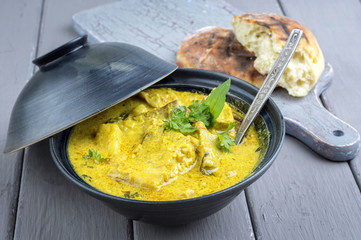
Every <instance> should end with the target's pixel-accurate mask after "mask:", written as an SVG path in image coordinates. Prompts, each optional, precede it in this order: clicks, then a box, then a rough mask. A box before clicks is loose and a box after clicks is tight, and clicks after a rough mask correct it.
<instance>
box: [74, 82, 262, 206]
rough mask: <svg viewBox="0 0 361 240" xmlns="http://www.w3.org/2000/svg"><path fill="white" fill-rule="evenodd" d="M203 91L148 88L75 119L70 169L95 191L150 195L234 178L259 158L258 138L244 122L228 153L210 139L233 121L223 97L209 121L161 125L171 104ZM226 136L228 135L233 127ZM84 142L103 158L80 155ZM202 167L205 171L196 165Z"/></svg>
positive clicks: (207, 188)
mask: <svg viewBox="0 0 361 240" xmlns="http://www.w3.org/2000/svg"><path fill="white" fill-rule="evenodd" d="M204 97H205V96H204V95H202V94H200V93H191V92H180V91H175V90H171V89H148V90H145V91H143V92H141V93H140V94H138V95H137V96H134V97H131V98H129V99H127V100H125V101H123V102H121V103H119V104H117V105H116V106H114V107H111V108H109V109H107V110H105V111H104V112H102V113H100V114H98V115H96V116H94V117H92V118H90V119H88V120H85V121H84V122H81V123H79V124H78V125H76V126H75V127H74V128H73V131H72V133H71V135H70V138H69V143H68V154H69V158H70V161H71V163H72V165H73V168H74V170H75V171H76V173H77V174H78V175H79V176H81V177H82V178H83V179H84V181H86V182H87V183H88V184H90V185H91V186H93V187H95V188H96V189H98V190H100V191H102V192H105V193H108V194H111V195H115V196H119V197H125V198H132V199H139V200H150V201H167V200H178V199H185V198H193V197H198V196H202V195H206V194H210V193H213V192H217V191H220V190H222V189H225V188H227V187H230V186H232V185H234V184H236V183H238V182H240V181H241V180H243V179H244V178H245V177H247V176H248V175H249V174H250V173H251V172H252V171H253V170H254V169H255V168H256V166H257V165H258V163H259V161H260V152H259V149H260V146H259V145H260V144H259V140H258V137H257V133H256V131H255V128H254V126H251V128H250V130H249V131H248V134H247V135H246V137H245V139H244V141H243V143H242V144H241V145H233V146H231V148H230V150H231V153H227V152H225V151H223V150H221V149H219V148H218V147H217V144H216V141H217V133H219V132H223V131H224V130H226V129H227V127H228V124H229V123H230V122H235V121H236V120H234V117H233V116H234V113H235V111H236V110H235V109H233V108H231V107H230V106H229V105H228V104H225V105H224V108H223V110H222V113H221V114H220V116H219V117H218V119H217V121H216V123H215V124H214V126H213V127H212V128H211V129H207V128H206V127H205V126H204V124H203V123H202V122H197V123H196V124H195V125H196V127H197V130H196V131H195V132H193V133H190V134H183V133H181V132H178V131H174V130H165V129H164V124H165V123H164V119H165V118H168V115H169V114H170V111H171V110H172V109H174V108H175V107H177V106H189V105H191V104H192V103H193V100H200V99H203V98H204ZM175 100H176V101H175ZM237 114H238V115H242V114H241V113H239V112H238V113H237ZM229 136H230V137H232V138H234V136H235V129H234V128H233V129H231V130H230V131H229ZM89 149H91V150H93V151H97V153H98V154H100V155H101V157H102V158H103V159H105V158H106V160H105V161H102V162H98V161H95V160H94V159H91V158H88V159H87V158H86V157H84V156H87V155H88V152H89ZM209 153H211V154H209ZM201 167H202V168H203V170H204V169H207V171H209V173H211V174H209V175H206V174H204V172H203V173H201V171H200V169H201Z"/></svg>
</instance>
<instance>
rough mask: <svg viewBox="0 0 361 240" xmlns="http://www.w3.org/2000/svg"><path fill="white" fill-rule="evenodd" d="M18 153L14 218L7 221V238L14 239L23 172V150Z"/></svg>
mask: <svg viewBox="0 0 361 240" xmlns="http://www.w3.org/2000/svg"><path fill="white" fill-rule="evenodd" d="M19 155H20V157H19V158H20V160H19V161H20V163H19V164H20V167H19V170H18V171H19V186H18V190H17V192H16V194H15V197H14V207H13V209H14V215H13V216H14V219H13V221H12V222H11V223H9V229H10V230H9V233H8V234H9V235H8V236H9V239H10V238H11V239H14V236H15V226H16V220H17V215H18V206H19V196H20V187H21V179H22V172H23V167H24V155H25V154H24V150H21V153H19Z"/></svg>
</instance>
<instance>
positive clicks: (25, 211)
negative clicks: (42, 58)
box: [14, 0, 128, 239]
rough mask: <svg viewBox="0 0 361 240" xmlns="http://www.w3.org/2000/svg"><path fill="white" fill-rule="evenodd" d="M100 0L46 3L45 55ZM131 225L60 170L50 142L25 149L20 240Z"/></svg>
mask: <svg viewBox="0 0 361 240" xmlns="http://www.w3.org/2000/svg"><path fill="white" fill-rule="evenodd" d="M102 3H104V2H102ZM97 4H101V2H99V1H86V2H84V1H71V0H69V1H55V0H54V1H46V2H45V5H44V7H45V9H44V17H43V22H42V31H41V38H40V46H39V52H40V54H44V53H46V52H47V51H49V50H51V49H53V48H55V47H57V46H59V45H60V44H62V43H65V42H66V41H68V40H71V39H73V38H75V37H76V36H77V34H76V33H75V32H74V31H73V30H72V27H71V16H72V15H73V14H74V13H75V12H77V11H80V10H83V9H86V8H90V7H94V6H95V5H97ZM23 41H24V40H23ZM30 60H31V59H28V60H27V61H28V62H30ZM127 224H128V221H127V220H126V219H125V218H124V217H122V216H120V215H119V214H117V213H115V212H113V211H112V210H110V209H109V208H108V207H106V206H105V205H103V204H102V203H100V202H99V201H98V200H96V199H93V198H91V197H90V196H88V195H87V194H85V193H83V192H81V191H80V190H79V189H77V188H75V187H74V186H73V185H72V184H70V182H68V181H67V180H66V179H65V178H64V177H63V176H62V175H61V174H60V172H59V171H58V170H57V169H56V167H55V165H54V164H53V162H52V159H51V156H50V153H49V145H48V141H47V140H45V141H42V142H40V143H38V144H35V145H33V146H31V147H30V148H28V149H26V154H25V157H24V167H23V175H22V179H21V190H20V195H19V208H18V214H17V222H16V229H15V236H14V238H15V239H126V238H127V237H128V233H127Z"/></svg>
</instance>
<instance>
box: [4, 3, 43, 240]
mask: <svg viewBox="0 0 361 240" xmlns="http://www.w3.org/2000/svg"><path fill="white" fill-rule="evenodd" d="M41 5H42V1H41V0H31V1H25V0H23V1H21V0H20V1H11V0H5V1H2V2H1V8H0V32H1V37H0V66H1V69H2V70H1V71H0V91H1V93H0V109H1V116H2V117H1V118H0V126H1V128H0V150H1V154H0V203H1V204H0V213H1V214H0V239H12V238H13V232H14V227H15V221H16V211H17V200H18V192H19V186H20V184H19V182H20V175H21V167H22V162H23V158H22V157H23V152H22V151H19V152H17V153H13V154H8V155H5V154H3V153H2V152H3V150H4V147H5V141H6V135H7V128H8V125H9V118H10V113H11V109H12V107H13V105H14V103H15V100H16V97H17V96H18V94H19V92H20V90H21V89H22V87H23V86H24V84H25V82H26V81H27V79H29V77H30V76H31V75H32V72H33V67H32V64H31V62H30V60H31V59H33V58H34V56H35V50H36V44H37V39H38V28H39V24H40V12H41ZM24 39H26V41H24Z"/></svg>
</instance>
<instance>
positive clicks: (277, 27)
mask: <svg viewBox="0 0 361 240" xmlns="http://www.w3.org/2000/svg"><path fill="white" fill-rule="evenodd" d="M232 25H233V27H234V32H235V34H236V37H237V39H238V41H239V42H240V43H241V44H242V45H243V46H245V47H246V48H247V49H248V50H249V51H251V52H253V53H254V54H255V55H256V57H257V59H256V61H255V62H254V67H255V69H257V71H258V72H260V73H261V74H267V73H268V72H269V71H270V69H271V67H272V65H273V63H274V61H275V60H276V58H277V56H278V55H279V53H280V52H281V50H282V48H283V46H284V45H285V44H286V41H287V38H288V36H289V34H290V33H291V31H292V29H294V28H299V29H301V30H302V31H303V37H302V39H301V42H300V44H299V46H298V48H297V50H296V53H295V55H294V57H293V59H292V60H291V62H290V64H289V65H288V67H287V68H286V71H285V73H284V74H283V76H282V78H281V80H280V82H279V85H280V86H282V87H284V88H286V89H287V90H288V92H289V94H290V95H293V96H298V97H301V96H305V95H307V93H308V92H309V91H310V90H311V89H312V87H313V86H314V85H315V84H316V82H317V80H318V79H319V77H320V75H321V74H322V72H323V69H324V66H325V63H324V58H323V54H322V51H321V49H320V47H319V45H318V43H317V40H316V38H315V36H314V35H313V34H312V33H311V32H310V31H309V30H308V29H307V28H306V27H304V26H303V25H301V24H299V23H297V22H296V21H294V20H292V19H290V18H288V17H285V16H280V15H275V14H265V13H259V14H243V15H240V16H235V17H234V18H233V20H232Z"/></svg>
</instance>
